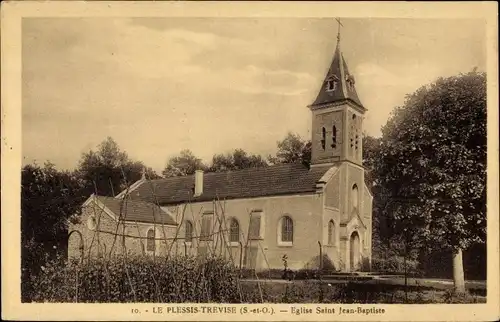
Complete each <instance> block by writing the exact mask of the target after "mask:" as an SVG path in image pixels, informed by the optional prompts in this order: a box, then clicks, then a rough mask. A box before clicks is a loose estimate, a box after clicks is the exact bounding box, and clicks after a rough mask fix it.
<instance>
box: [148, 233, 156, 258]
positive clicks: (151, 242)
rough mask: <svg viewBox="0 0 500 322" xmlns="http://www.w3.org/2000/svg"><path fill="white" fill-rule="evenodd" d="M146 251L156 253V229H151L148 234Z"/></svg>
mask: <svg viewBox="0 0 500 322" xmlns="http://www.w3.org/2000/svg"><path fill="white" fill-rule="evenodd" d="M146 250H147V251H148V252H154V251H155V250H156V234H155V229H154V228H150V229H149V230H148V232H147V240H146Z"/></svg>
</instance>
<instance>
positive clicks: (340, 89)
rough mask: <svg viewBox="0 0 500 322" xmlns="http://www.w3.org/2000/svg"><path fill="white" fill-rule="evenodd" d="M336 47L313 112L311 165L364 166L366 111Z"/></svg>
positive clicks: (338, 36)
mask: <svg viewBox="0 0 500 322" xmlns="http://www.w3.org/2000/svg"><path fill="white" fill-rule="evenodd" d="M337 21H338V23H339V31H338V35H337V47H336V49H335V53H334V55H333V60H332V63H331V64H330V69H329V70H328V73H327V74H326V76H325V79H324V81H323V83H322V86H321V88H320V90H319V93H318V95H317V97H316V100H315V101H314V103H313V104H311V105H309V108H310V110H311V112H312V138H311V142H312V147H311V149H312V150H311V166H316V165H328V164H332V165H333V164H334V163H337V162H339V161H349V162H352V163H355V164H357V165H362V149H363V147H362V125H363V118H364V114H365V112H366V109H365V107H364V106H363V105H362V104H361V101H360V99H359V97H358V94H357V92H356V88H355V81H354V76H353V75H352V74H351V73H349V69H348V67H347V63H346V61H345V59H344V56H343V54H342V51H341V50H340V26H341V25H342V24H341V23H340V20H338V19H337Z"/></svg>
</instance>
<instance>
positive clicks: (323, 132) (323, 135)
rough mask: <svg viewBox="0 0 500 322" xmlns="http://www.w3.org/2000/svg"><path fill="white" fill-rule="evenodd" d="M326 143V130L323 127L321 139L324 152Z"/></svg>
mask: <svg viewBox="0 0 500 322" xmlns="http://www.w3.org/2000/svg"><path fill="white" fill-rule="evenodd" d="M325 143H326V129H325V128H324V127H323V129H322V138H321V147H322V148H323V150H324V149H325Z"/></svg>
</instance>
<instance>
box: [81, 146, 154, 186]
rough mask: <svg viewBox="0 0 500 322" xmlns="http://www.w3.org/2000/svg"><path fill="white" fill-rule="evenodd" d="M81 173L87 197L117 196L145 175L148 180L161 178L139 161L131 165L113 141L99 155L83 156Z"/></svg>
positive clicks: (103, 147)
mask: <svg viewBox="0 0 500 322" xmlns="http://www.w3.org/2000/svg"><path fill="white" fill-rule="evenodd" d="M78 173H79V174H80V175H81V177H82V178H83V179H84V180H85V182H86V186H87V195H89V194H91V193H96V194H97V195H101V196H115V195H117V194H118V193H119V192H120V191H122V190H124V189H126V187H127V186H129V185H131V184H132V183H133V182H135V181H137V180H139V179H141V177H142V176H143V174H144V175H145V177H146V178H148V179H156V178H159V176H158V175H157V174H156V173H155V172H154V171H153V170H152V169H151V168H149V167H146V166H145V165H144V164H143V163H142V162H140V161H132V160H130V159H129V157H128V155H127V153H126V152H124V151H121V150H120V147H119V146H118V144H117V143H116V141H114V140H113V139H112V138H111V137H108V138H106V140H104V141H103V142H102V143H101V144H99V146H98V150H97V151H92V150H90V151H89V152H87V153H83V154H82V157H81V159H80V162H79V167H78Z"/></svg>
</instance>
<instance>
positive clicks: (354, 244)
mask: <svg viewBox="0 0 500 322" xmlns="http://www.w3.org/2000/svg"><path fill="white" fill-rule="evenodd" d="M349 248H350V252H349V259H350V260H349V264H350V266H351V272H355V271H358V270H359V266H360V265H359V264H360V263H359V258H360V253H359V250H360V245H359V235H358V233H357V232H353V233H352V234H351V238H350V242H349Z"/></svg>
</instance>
